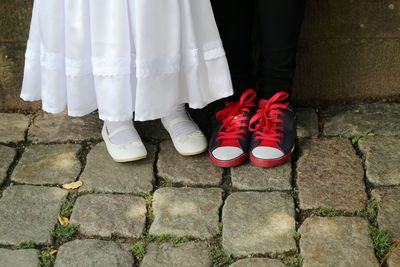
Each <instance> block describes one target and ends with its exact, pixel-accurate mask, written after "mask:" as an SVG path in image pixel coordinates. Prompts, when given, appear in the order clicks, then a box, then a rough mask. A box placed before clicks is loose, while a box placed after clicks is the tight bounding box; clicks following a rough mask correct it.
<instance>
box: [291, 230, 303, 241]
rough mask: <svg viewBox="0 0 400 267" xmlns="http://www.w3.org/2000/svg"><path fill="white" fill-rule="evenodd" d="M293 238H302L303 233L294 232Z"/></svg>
mask: <svg viewBox="0 0 400 267" xmlns="http://www.w3.org/2000/svg"><path fill="white" fill-rule="evenodd" d="M293 238H294V239H296V240H300V238H301V234H300V233H299V232H298V231H294V232H293Z"/></svg>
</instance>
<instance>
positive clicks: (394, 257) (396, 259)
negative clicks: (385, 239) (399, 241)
mask: <svg viewBox="0 0 400 267" xmlns="http://www.w3.org/2000/svg"><path fill="white" fill-rule="evenodd" d="M387 265H388V267H398V266H400V245H397V247H396V248H395V249H394V250H393V251H392V252H391V253H390V255H389V257H388V260H387Z"/></svg>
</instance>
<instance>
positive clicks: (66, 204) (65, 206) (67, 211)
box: [60, 200, 74, 217]
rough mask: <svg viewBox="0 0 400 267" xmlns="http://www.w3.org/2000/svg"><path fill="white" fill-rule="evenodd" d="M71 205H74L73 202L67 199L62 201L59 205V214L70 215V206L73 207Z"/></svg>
mask: <svg viewBox="0 0 400 267" xmlns="http://www.w3.org/2000/svg"><path fill="white" fill-rule="evenodd" d="M73 207H74V204H73V203H72V202H71V201H69V200H66V201H64V203H63V205H62V207H61V212H60V214H61V215H62V216H64V217H69V216H71V213H72V208H73Z"/></svg>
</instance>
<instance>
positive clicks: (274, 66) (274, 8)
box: [255, 0, 304, 99]
mask: <svg viewBox="0 0 400 267" xmlns="http://www.w3.org/2000/svg"><path fill="white" fill-rule="evenodd" d="M255 1H256V8H255V10H256V12H257V15H256V17H257V24H258V25H257V27H258V40H259V47H260V59H259V70H258V77H257V81H258V88H259V91H258V97H260V98H263V99H269V98H271V97H272V96H273V95H274V94H275V93H277V92H280V91H285V92H287V93H289V94H291V87H292V83H293V77H294V73H295V68H296V52H297V43H298V39H299V33H300V27H301V22H302V19H303V13H304V0H255Z"/></svg>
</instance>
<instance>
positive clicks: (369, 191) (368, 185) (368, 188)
mask: <svg viewBox="0 0 400 267" xmlns="http://www.w3.org/2000/svg"><path fill="white" fill-rule="evenodd" d="M362 138H368V137H362ZM349 140H350V141H351V138H349ZM352 145H353V147H354V150H355V152H356V154H357V156H358V157H359V158H360V160H361V163H362V167H363V170H364V184H365V191H366V193H367V197H368V199H367V203H366V207H365V210H366V211H367V210H368V208H369V205H370V203H371V202H372V201H376V200H375V199H374V197H373V196H372V190H373V189H376V188H384V187H390V186H374V185H373V184H372V183H371V182H370V181H369V180H368V178H367V166H366V163H365V160H366V158H365V155H364V153H363V152H362V151H361V149H360V148H359V145H358V142H357V143H355V144H352ZM378 212H379V206H376V210H375V211H374V214H373V216H372V217H371V216H368V213H367V216H366V218H367V220H368V223H369V225H370V229H369V233H370V236H371V240H373V233H372V229H373V228H376V229H382V228H381V227H380V226H379V225H378V218H377V215H378ZM383 230H384V229H383ZM374 253H375V257H376V258H377V259H378V261H379V263H380V264H381V266H386V262H385V261H386V256H387V254H388V253H389V252H387V254H386V255H384V256H380V255H378V252H377V248H376V246H375V244H374Z"/></svg>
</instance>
